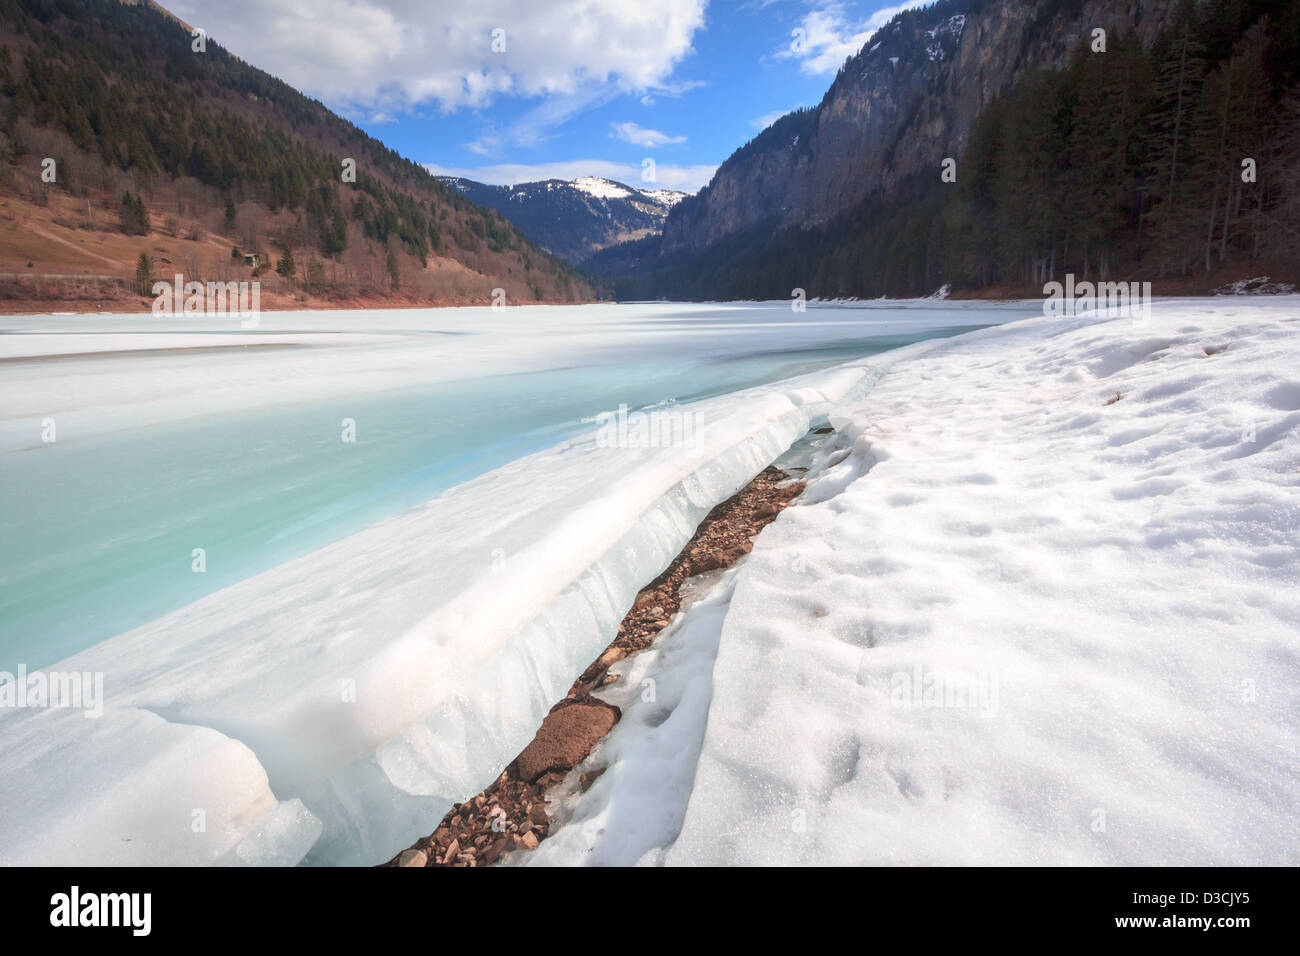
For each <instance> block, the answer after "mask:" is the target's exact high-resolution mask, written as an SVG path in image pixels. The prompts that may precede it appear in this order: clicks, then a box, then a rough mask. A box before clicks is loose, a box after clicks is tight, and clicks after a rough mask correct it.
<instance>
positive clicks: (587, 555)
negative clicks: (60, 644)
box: [0, 366, 872, 863]
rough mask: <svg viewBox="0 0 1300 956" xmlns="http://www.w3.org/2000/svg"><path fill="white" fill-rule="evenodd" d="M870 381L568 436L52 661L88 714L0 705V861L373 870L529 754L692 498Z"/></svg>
mask: <svg viewBox="0 0 1300 956" xmlns="http://www.w3.org/2000/svg"><path fill="white" fill-rule="evenodd" d="M871 381H872V378H871V376H869V375H868V373H867V370H866V369H865V368H864V367H861V366H859V367H849V368H840V369H836V370H831V371H828V372H825V373H815V374H812V375H809V376H804V377H801V378H798V379H792V380H790V381H788V382H786V383H782V384H781V385H780V386H772V387H767V388H758V389H750V390H747V391H744V392H737V393H733V394H731V395H728V396H725V397H722V398H717V399H711V400H707V401H703V402H698V403H694V404H692V405H689V406H682V407H681V408H680V409H674V410H672V411H674V412H690V413H692V414H693V415H694V419H693V420H694V421H696V422H698V423H699V428H698V431H695V432H693V433H692V435H691V439H692V440H690V441H687V442H681V443H678V444H675V445H669V446H667V447H639V446H638V443H637V442H635V441H628V442H615V443H613V444H611V443H609V442H608V441H603V440H601V438H600V437H599V435H588V436H586V437H584V438H582V439H580V440H574V441H570V442H566V443H564V444H562V445H560V446H557V447H556V448H554V449H551V450H548V451H546V452H543V453H540V454H536V455H532V456H529V457H527V458H523V459H520V460H519V461H517V462H515V463H513V464H511V465H510V466H507V467H505V468H501V469H498V470H496V471H493V472H490V473H488V474H485V475H483V476H481V477H480V478H477V479H475V480H473V481H470V482H467V483H465V484H462V485H460V486H458V487H456V488H454V489H452V490H450V491H449V492H447V493H445V494H443V495H441V496H440V497H438V498H436V499H434V500H432V501H430V502H428V503H427V504H425V505H423V506H421V507H419V508H416V509H414V510H412V511H410V512H408V513H405V514H402V515H400V516H397V517H394V518H391V519H389V520H386V521H383V522H380V523H379V524H377V525H374V526H373V527H371V528H369V529H367V530H366V531H363V532H361V533H359V534H356V535H353V536H351V537H349V538H346V539H344V540H342V541H339V542H336V543H335V544H333V545H330V546H328V547H326V548H323V549H321V550H319V551H316V552H313V553H312V554H309V555H306V556H304V557H302V558H299V559H297V560H294V561H291V562H288V563H286V564H283V565H281V566H279V567H277V568H275V569H273V570H271V571H268V572H265V573H263V574H260V575H258V576H256V577H253V578H250V579H248V580H246V581H243V582H241V583H239V584H237V585H234V586H232V587H229V588H226V589H224V590H222V591H219V592H216V593H214V594H212V595H210V596H208V597H206V598H204V599H202V600H200V601H198V602H196V603H194V604H191V605H189V606H187V607H184V608H182V609H180V610H178V611H175V612H173V613H171V614H168V615H166V616H164V617H162V618H159V619H158V620H156V621H153V622H151V623H150V624H148V625H145V626H143V627H140V628H137V629H136V630H134V631H131V632H129V633H127V634H124V635H121V636H119V637H116V638H113V639H111V640H109V641H105V642H103V643H101V644H99V645H97V646H95V647H93V648H90V649H89V650H86V651H83V652H82V653H80V654H77V655H75V656H74V657H72V658H69V659H68V660H67V661H64V662H62V663H61V664H60V665H59V668H60V669H61V670H70V671H78V672H91V673H102V674H104V685H105V692H106V695H107V702H106V705H105V711H104V716H103V717H102V718H100V719H99V720H89V719H85V718H84V717H82V716H81V715H80V714H69V713H67V712H53V711H45V712H31V711H15V710H4V709H0V779H3V780H4V781H5V783H4V785H3V787H4V789H3V790H0V806H3V807H4V809H5V812H4V813H3V814H2V815H0V862H4V863H16V862H28V861H35V860H39V861H40V862H45V863H84V862H87V861H88V860H90V859H94V860H101V859H102V860H105V861H109V860H111V861H113V862H119V863H146V862H148V863H202V862H215V861H220V862H268V861H273V862H294V861H295V860H296V859H298V858H301V857H303V856H304V854H305V855H306V859H307V860H308V861H309V862H313V863H375V862H378V861H380V860H382V859H384V858H385V857H387V856H388V855H390V854H391V853H393V852H395V851H396V850H397V849H399V848H401V847H402V846H405V845H407V844H409V843H410V842H411V841H412V840H413V839H415V838H416V837H418V836H420V835H422V834H424V833H426V832H428V830H429V829H430V828H431V827H432V825H433V824H434V823H435V822H436V821H437V819H438V818H439V817H440V816H441V815H442V814H443V813H444V812H445V810H446V809H447V808H448V806H449V804H450V803H451V802H452V801H453V800H456V799H463V798H464V797H465V796H466V795H468V794H471V793H474V792H476V791H477V790H479V789H481V788H482V787H483V786H485V785H486V784H487V783H489V782H490V781H491V780H492V779H493V778H494V777H495V776H496V775H497V774H498V773H499V772H500V770H501V769H502V768H503V766H504V764H505V763H506V762H507V761H508V760H510V759H512V758H513V757H514V756H515V754H517V753H518V752H519V751H520V750H521V749H522V748H523V747H524V745H525V744H527V742H528V740H529V739H530V738H531V736H532V734H533V732H534V731H535V729H536V727H537V725H538V724H539V723H540V721H541V719H542V717H543V716H544V714H545V713H546V711H547V709H548V708H549V706H550V705H551V704H552V703H554V701H555V700H556V699H557V698H558V697H560V696H562V695H563V693H564V691H565V689H567V687H568V685H569V684H570V683H571V682H572V680H573V679H574V678H575V677H576V676H577V674H578V673H580V672H581V670H582V668H583V667H584V666H585V665H586V664H587V663H589V662H590V660H591V659H592V658H593V657H595V656H596V655H597V654H598V653H599V652H600V651H601V650H602V649H603V648H604V647H605V646H606V644H608V642H609V641H610V640H612V638H613V636H614V634H615V632H616V630H617V627H618V624H619V622H620V620H621V619H622V617H623V615H624V613H625V612H626V610H627V609H628V607H630V605H631V603H632V600H633V598H634V597H635V595H636V593H637V590H638V589H639V588H640V587H641V586H642V585H643V584H644V583H645V582H646V581H648V580H650V579H651V578H653V577H654V576H655V575H656V574H658V573H659V572H660V571H661V570H662V569H663V568H664V567H666V566H667V564H668V563H669V561H670V560H671V559H672V558H673V557H674V556H675V555H676V554H677V552H678V551H679V550H680V549H681V547H682V546H683V545H684V544H685V543H686V541H687V540H688V539H689V537H690V535H691V534H692V533H693V532H694V529H695V527H696V525H697V524H698V522H699V521H700V519H701V518H702V517H703V516H704V515H705V514H706V513H707V512H708V510H709V509H710V508H712V507H713V505H715V504H716V503H717V502H719V501H721V500H723V499H724V498H726V497H728V496H730V495H731V494H733V493H734V492H735V491H736V490H738V489H739V488H740V487H742V486H743V485H744V484H745V483H746V482H747V481H748V480H749V479H750V478H751V477H752V476H753V475H754V474H755V473H757V472H758V471H760V470H761V469H762V468H763V467H765V466H766V465H767V464H768V463H769V462H771V461H772V460H773V459H774V458H776V457H777V456H778V455H779V454H780V453H781V452H782V451H783V450H784V449H786V448H787V447H789V445H790V444H791V443H792V442H793V441H794V440H795V439H797V438H798V437H799V436H800V435H802V434H803V433H804V432H806V431H807V429H808V427H809V425H810V423H811V422H812V421H814V420H815V419H817V418H818V417H819V416H823V415H825V414H826V413H827V412H828V411H829V409H830V408H831V407H832V406H833V405H834V404H835V403H838V402H842V401H844V400H846V399H847V398H850V397H851V396H853V395H855V394H859V393H861V392H862V391H864V390H865V389H866V388H868V387H869V386H870V383H871ZM607 437H608V436H607ZM629 446H631V447H629ZM268 785H269V786H268ZM51 793H54V794H57V795H58V798H57V799H54V800H46V799H42V795H45V794H51ZM272 794H274V796H272ZM276 798H279V800H280V801H284V802H283V803H277V802H276ZM213 806H218V807H219V810H212V809H209V811H208V818H207V819H208V833H209V834H211V835H210V836H208V837H206V838H204V839H201V840H198V841H196V840H195V838H194V836H193V834H192V833H191V827H190V816H191V810H192V809H194V808H203V807H213ZM214 828H215V830H214ZM32 834H37V835H38V836H32ZM127 834H137V835H138V834H144V835H145V836H146V837H147V838H144V837H140V836H132V837H130V838H129V839H127V837H126V836H125V835H127ZM318 835H319V838H317V837H318ZM309 849H310V852H308V851H309Z"/></svg>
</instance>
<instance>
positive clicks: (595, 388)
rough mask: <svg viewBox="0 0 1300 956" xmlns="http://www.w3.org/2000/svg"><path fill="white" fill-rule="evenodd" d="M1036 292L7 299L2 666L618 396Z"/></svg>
mask: <svg viewBox="0 0 1300 956" xmlns="http://www.w3.org/2000/svg"><path fill="white" fill-rule="evenodd" d="M1018 314H1019V313H1018V312H1017V311H1016V310H1014V309H1008V308H1007V307H1004V306H1003V307H987V306H977V305H968V304H962V305H957V306H954V305H938V304H935V305H932V306H931V305H921V304H907V305H905V306H901V307H900V306H898V305H891V306H889V307H882V306H880V305H875V304H873V305H871V306H869V307H858V308H835V307H817V306H815V307H813V308H811V309H810V310H809V311H807V312H805V313H794V312H793V311H792V310H791V309H790V307H789V306H788V305H787V304H785V303H766V304H757V305H709V306H702V305H686V304H647V305H611V306H589V307H578V308H552V307H523V308H515V309H510V310H507V311H504V312H493V311H491V310H489V309H474V308H463V309H429V310H402V311H370V312H294V313H277V314H266V315H263V316H262V320H261V323H260V325H259V326H258V328H256V329H249V330H245V329H241V328H240V327H239V324H238V322H237V321H236V320H233V319H232V320H213V319H204V320H200V319H197V318H192V319H186V320H178V319H170V320H168V319H157V318H154V317H152V316H142V315H131V316H77V317H71V316H68V317H59V316H16V317H4V318H0V397H2V398H3V401H0V415H2V418H0V461H2V462H3V465H2V466H0V502H3V505H2V506H0V508H2V511H0V540H3V541H4V542H5V544H4V546H3V549H0V634H2V635H3V638H0V670H10V671H12V670H13V669H14V667H15V666H16V665H17V664H19V663H24V664H26V665H27V666H28V667H29V668H31V667H41V666H46V665H49V664H52V663H54V662H56V661H58V660H61V659H62V658H64V657H67V656H68V655H70V654H72V653H75V652H76V651H79V650H81V649H83V648H85V647H88V646H90V645H92V644H94V643H96V642H98V641H100V640H103V639H104V638H107V637H110V636H112V635H114V634H117V633H120V632H123V631H126V630H129V629H130V628H133V627H136V626H138V625H140V624H142V623H144V622H146V621H149V620H151V619H153V618H156V617H158V616H159V615H161V614H163V613H165V612H167V611H169V610H171V609H173V608H176V607H179V606H181V605H184V604H187V603H189V602H191V601H194V600H196V599H197V598H199V597H201V596H203V595H204V594H207V593H210V592H212V591H215V590H217V589H219V588H221V587H224V586H226V585H228V584H231V583H233V582H235V581H239V580H242V579H244V578H247V577H249V576H251V575H253V574H256V573H258V572H260V571H263V570H265V569H267V568H269V567H272V566H274V565H276V564H279V563H281V562H283V561H286V560H288V559H290V558H292V557H295V556H298V555H301V554H305V553H307V552H309V551H311V550H313V549H315V548H318V547H320V546H322V545H324V544H326V543H328V542H330V541H333V540H336V539H338V538H340V537H342V536H344V535H347V534H349V533H351V532H354V531H356V530H358V529H360V528H362V527H364V526H366V525H368V524H370V523H373V522H374V521H376V520H378V519H380V518H383V517H385V516H387V515H391V514H394V513H396V512H399V511H401V510H403V509H405V508H408V507H410V506H412V505H414V504H416V503H418V502H421V501H424V500H426V499H428V498H431V497H433V496H434V495H436V494H437V493H439V492H440V491H442V490H444V489H446V488H448V487H450V486H452V485H455V484H458V483H460V482H463V481H465V480H466V479H468V478H471V477H473V476H475V475H477V474H480V473H482V472H484V471H486V470H488V469H491V468H494V467H496V466H499V465H501V464H503V463H505V462H507V461H510V460H513V459H515V458H517V457H519V456H521V455H524V454H527V453H529V452H533V451H536V450H538V449H541V448H544V447H547V446H550V445H553V444H554V443H555V442H557V441H558V440H560V439H562V438H564V437H567V436H570V435H573V434H576V433H579V432H582V431H587V430H591V429H592V428H593V423H592V419H593V417H594V416H595V415H597V414H598V413H600V412H602V411H605V410H612V409H615V408H617V407H618V406H619V405H620V404H626V405H627V406H628V407H629V408H631V409H637V408H642V407H648V406H656V405H660V404H662V403H668V402H683V401H689V400H692V399H697V398H701V397H705V396H710V395H716V394H720V393H724V392H729V391H733V390H736V389H740V388H745V387H748V386H753V385H757V384H761V383H765V382H771V381H774V380H777V379H782V378H787V377H790V376H792V375H796V374H799V373H802V372H807V371H810V370H814V369H818V368H822V367H826V366H829V365H832V364H835V363H838V362H842V361H844V360H845V359H848V358H853V357H856V356H861V355H870V354H874V353H877V352H880V351H883V350H885V349H889V348H893V347H896V346H898V345H902V344H907V343H909V342H913V341H916V340H919V339H923V338H929V337H935V336H942V335H949V334H953V333H956V332H959V331H963V330H965V329H969V328H971V327H976V326H982V325H988V324H994V323H997V322H1001V321H1005V320H1006V319H1008V318H1010V317H1012V316H1013V315H1018ZM345 420H346V421H345ZM348 423H355V424H354V425H353V426H352V427H351V428H350V429H349V424H348ZM349 430H351V431H352V432H353V433H354V435H355V441H352V442H349V441H345V440H344V439H345V437H350V436H347V435H345V432H347V431H349ZM51 432H52V434H51ZM50 437H53V438H54V439H55V440H54V441H52V442H51V441H48V440H44V439H48V438H50ZM196 548H201V549H203V552H204V554H203V559H204V561H205V563H206V571H205V572H204V573H195V572H194V570H193V567H192V565H193V563H194V558H193V557H192V555H193V552H194V549H196Z"/></svg>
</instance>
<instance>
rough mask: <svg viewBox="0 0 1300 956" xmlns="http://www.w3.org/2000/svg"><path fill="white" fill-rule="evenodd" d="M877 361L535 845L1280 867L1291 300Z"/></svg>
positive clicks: (1298, 625)
mask: <svg viewBox="0 0 1300 956" xmlns="http://www.w3.org/2000/svg"><path fill="white" fill-rule="evenodd" d="M874 364H876V366H877V367H878V368H880V369H881V370H882V371H883V373H884V374H883V377H882V378H881V380H880V381H879V383H878V385H877V386H876V387H875V388H874V389H873V390H872V391H871V393H870V394H869V395H867V396H865V397H864V398H863V399H861V400H860V401H854V402H849V403H847V404H845V405H843V406H841V407H840V408H838V409H837V410H836V411H835V412H834V413H833V414H832V416H831V420H832V422H833V423H834V424H836V425H837V426H838V428H839V431H840V437H841V440H842V442H843V445H842V450H841V453H840V454H839V455H836V456H833V457H831V458H830V459H829V460H828V461H826V462H823V463H821V465H820V466H819V467H815V468H814V471H813V473H812V474H811V475H810V484H809V488H808V490H807V492H806V493H805V496H804V498H803V500H802V502H800V504H801V505H802V506H798V507H793V508H790V509H788V510H787V511H785V512H784V513H782V515H781V516H780V517H779V518H778V519H777V520H776V521H775V522H774V523H773V524H772V525H771V526H769V527H768V528H767V529H766V530H765V531H764V532H763V534H762V535H761V536H760V537H759V539H758V542H757V546H756V547H755V549H754V551H753V553H752V554H751V555H750V556H749V558H748V559H747V560H746V561H745V562H744V563H743V564H741V565H739V566H737V567H736V568H734V569H732V570H731V571H729V572H727V574H726V575H724V577H723V578H722V580H721V581H719V582H717V583H716V584H715V585H714V589H713V591H712V592H711V593H709V594H707V595H705V596H704V598H703V599H702V600H701V601H699V602H698V603H697V604H696V605H694V607H692V608H690V609H688V610H687V611H686V612H685V613H684V614H683V615H682V616H681V617H679V619H678V620H677V621H676V622H675V624H674V626H673V627H672V628H670V629H669V630H667V631H665V632H664V634H663V635H662V636H661V638H660V640H659V642H658V643H657V644H656V646H655V648H654V649H652V650H651V651H649V652H647V653H645V654H643V655H640V656H639V657H638V658H636V659H634V660H632V661H629V662H625V665H624V667H623V668H622V670H623V671H624V686H623V688H622V690H617V688H618V685H615V686H614V688H611V689H610V691H611V693H606V694H605V696H607V697H608V698H609V699H611V700H612V701H613V702H614V703H617V704H619V705H620V706H622V707H623V708H624V717H623V720H622V721H621V722H620V724H619V725H618V726H617V727H615V729H614V730H613V731H612V732H611V734H610V735H609V737H608V738H607V739H606V741H605V742H604V743H603V744H602V746H601V747H600V748H598V750H597V751H596V752H595V753H593V754H592V756H591V757H590V758H589V759H588V761H587V762H586V763H585V764H584V765H582V766H580V767H579V768H577V769H576V770H575V776H576V774H578V773H581V772H583V771H585V770H589V769H593V768H596V767H600V766H605V765H608V769H607V770H606V772H605V773H604V774H603V775H602V776H601V777H600V778H599V779H598V780H597V781H596V782H595V784H594V785H593V786H592V787H591V789H590V790H589V791H588V792H587V793H585V794H577V793H573V794H572V795H570V796H569V797H568V798H566V799H564V800H562V801H560V802H559V804H558V805H557V807H556V811H555V812H554V814H553V815H555V816H556V817H557V820H558V823H559V824H560V825H559V826H558V827H556V828H553V830H552V835H551V836H550V837H549V838H548V839H547V840H546V841H545V842H544V843H543V844H542V846H541V848H540V849H539V850H538V851H537V852H536V854H534V856H533V859H532V861H531V862H535V863H541V864H560V863H624V864H628V863H635V862H638V861H639V862H642V863H667V864H722V863H726V864H801V863H802V864H820V863H833V864H977V863H984V864H987V863H993V864H1103V865H1104V864H1123V865H1140V864H1212V865H1223V864H1292V865H1294V864H1295V863H1297V862H1300V822H1298V821H1300V814H1298V813H1297V808H1298V807H1300V756H1298V755H1297V745H1296V731H1297V724H1298V723H1300V599H1298V596H1297V585H1300V432H1298V426H1300V297H1287V298H1277V299H1269V300H1262V301H1261V300H1254V301H1248V302H1247V301H1224V300H1217V301H1211V302H1206V301H1204V300H1201V301H1166V302H1160V303H1157V304H1156V306H1155V308H1154V310H1153V315H1152V316H1151V318H1150V319H1147V320H1137V319H1132V318H1121V319H1109V320H1101V319H1098V318H1094V317H1089V316H1080V317H1072V318H1065V319H1046V318H1038V319H1030V320H1027V321H1022V322H1017V323H1014V324H1011V325H1007V326H1002V327H999V328H996V329H988V330H984V331H981V332H975V333H971V334H968V335H965V336H962V337H960V338H957V339H953V340H949V341H946V342H940V343H934V344H922V345H917V346H912V347H909V348H907V349H902V350H899V351H898V352H895V353H890V355H888V356H882V357H880V359H879V360H877V361H876V362H875V363H874ZM647 680H649V681H653V682H654V683H652V684H646V681H647ZM645 686H653V687H656V688H657V692H656V693H655V694H653V695H650V696H651V697H652V698H653V699H651V700H646V699H645V695H644V694H643V693H642V690H641V689H642V688H643V687H645ZM566 821H567V822H566Z"/></svg>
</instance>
